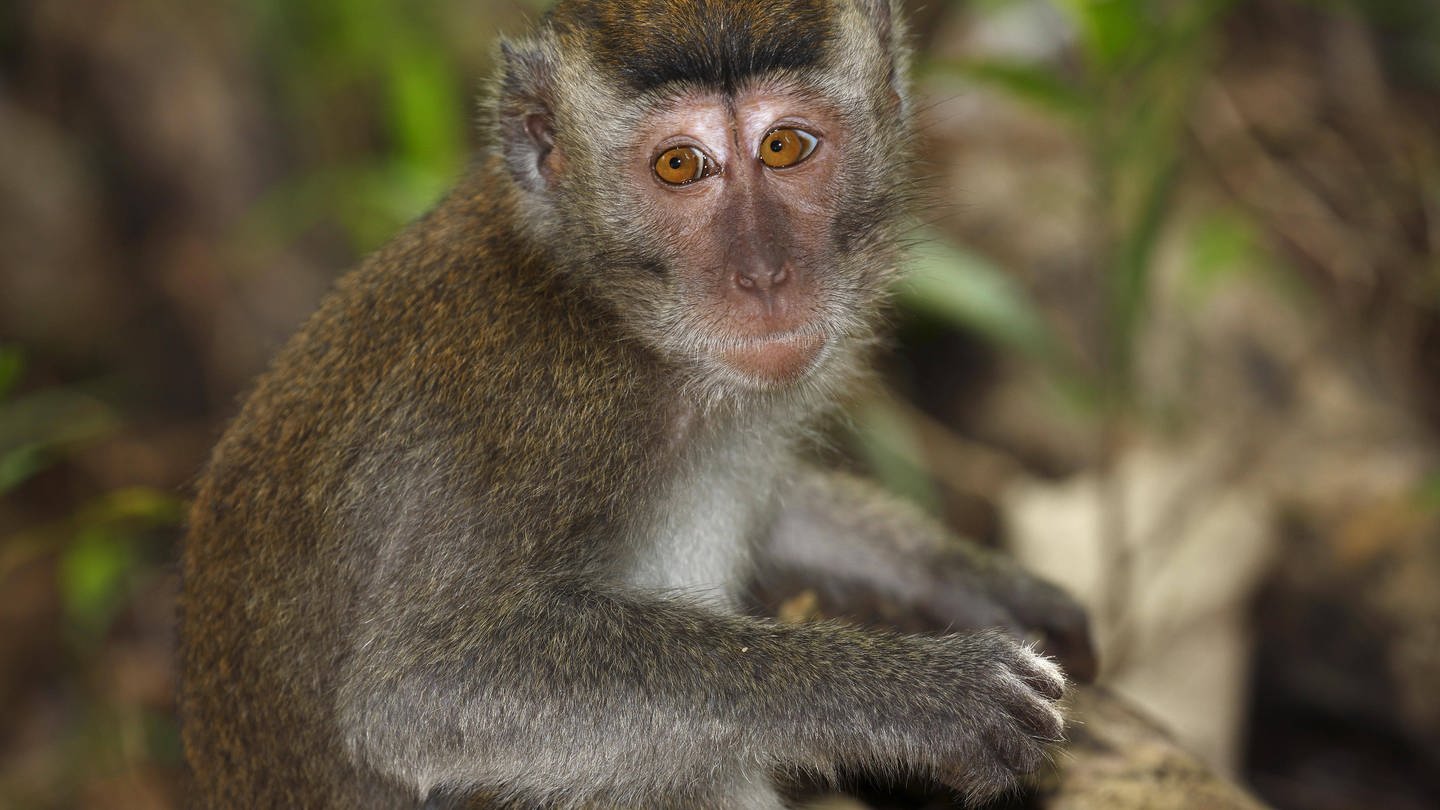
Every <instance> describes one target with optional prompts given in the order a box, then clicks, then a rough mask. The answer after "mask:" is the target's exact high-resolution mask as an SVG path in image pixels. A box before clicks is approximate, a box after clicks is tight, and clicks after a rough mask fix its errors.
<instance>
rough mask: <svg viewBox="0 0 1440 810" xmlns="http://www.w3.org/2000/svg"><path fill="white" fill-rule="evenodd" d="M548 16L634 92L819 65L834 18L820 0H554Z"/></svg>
mask: <svg viewBox="0 0 1440 810" xmlns="http://www.w3.org/2000/svg"><path fill="white" fill-rule="evenodd" d="M549 21H550V24H551V25H553V26H554V27H555V29H556V30H557V31H560V32H561V33H562V34H563V35H565V36H566V37H567V38H568V37H577V38H580V39H582V40H583V45H584V47H585V49H586V50H587V51H588V52H589V53H590V55H591V57H592V59H594V61H595V64H596V65H597V66H598V67H600V68H601V69H605V70H609V71H612V72H614V73H615V75H616V76H618V77H619V78H621V79H622V80H624V81H625V82H626V83H627V84H629V85H630V86H632V87H633V88H634V89H635V90H637V91H639V92H646V91H649V90H653V89H655V88H657V87H659V86H660V85H664V84H669V83H685V84H700V85H708V86H711V87H716V88H719V89H723V90H731V89H734V88H735V87H737V86H738V85H740V84H741V83H742V82H744V81H745V80H746V79H748V78H751V77H754V76H759V75H763V74H766V73H771V72H775V71H782V70H790V71H793V70H799V69H803V68H807V67H811V66H815V65H818V64H820V63H821V62H822V61H823V60H824V58H825V55H826V52H827V49H828V47H829V46H830V45H831V43H832V42H833V41H834V39H835V31H836V24H837V23H836V9H835V8H834V5H833V3H832V2H827V0H628V1H625V0H600V1H599V2H596V0H561V1H560V2H559V3H558V4H557V5H556V6H555V8H554V10H553V11H551V13H550V18H549Z"/></svg>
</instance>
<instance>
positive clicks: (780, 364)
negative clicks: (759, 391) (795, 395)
mask: <svg viewBox="0 0 1440 810" xmlns="http://www.w3.org/2000/svg"><path fill="white" fill-rule="evenodd" d="M824 348H825V336H824V335H823V334H820V333H818V332H789V333H783V334H778V335H772V336H766V337H761V338H750V339H747V340H743V341H739V342H736V343H733V344H730V345H727V346H725V347H723V348H721V349H719V350H718V351H717V352H716V355H717V356H718V357H719V359H720V362H722V363H724V364H725V365H727V366H729V367H730V368H731V369H733V370H735V371H738V372H739V373H740V374H742V375H744V376H745V377H747V378H749V379H751V380H753V381H755V382H757V383H760V384H762V385H766V384H769V385H777V384H783V383H788V382H794V381H795V380H798V379H800V378H801V377H803V376H805V374H806V373H807V372H808V371H810V369H811V368H813V367H814V366H815V363H816V361H817V360H818V359H819V357H820V352H821V350H822V349H824Z"/></svg>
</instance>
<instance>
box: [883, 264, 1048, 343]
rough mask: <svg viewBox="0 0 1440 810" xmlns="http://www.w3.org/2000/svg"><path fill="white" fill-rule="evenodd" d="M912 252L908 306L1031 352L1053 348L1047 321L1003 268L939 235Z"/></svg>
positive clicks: (905, 294) (902, 296) (904, 289)
mask: <svg viewBox="0 0 1440 810" xmlns="http://www.w3.org/2000/svg"><path fill="white" fill-rule="evenodd" d="M912 257H913V260H912V263H911V271H910V274H909V276H908V278H907V279H906V280H905V282H904V283H903V284H902V285H901V287H900V291H899V301H900V303H901V305H902V306H903V307H905V308H907V309H910V310H913V311H916V312H923V313H927V314H929V315H932V316H935V317H939V318H942V319H945V320H947V321H949V322H950V323H952V324H954V325H956V326H960V327H964V328H966V329H969V330H971V331H974V332H976V333H978V334H980V335H982V336H984V337H987V338H989V339H990V340H993V341H994V342H996V343H999V344H1001V345H1003V346H1007V347H1010V348H1014V349H1018V350H1020V351H1023V352H1026V353H1028V354H1041V353H1045V352H1047V351H1048V350H1049V347H1050V343H1051V340H1050V333H1049V330H1048V329H1047V328H1046V326H1045V322H1044V320H1043V319H1042V318H1041V317H1040V314H1039V313H1038V312H1037V311H1036V310H1035V308H1034V307H1033V306H1032V305H1031V303H1030V300H1029V299H1028V298H1027V297H1026V295H1025V293H1024V291H1022V290H1021V289H1020V288H1019V286H1018V285H1016V284H1015V282H1014V281H1013V280H1012V279H1011V278H1010V277H1009V276H1008V275H1006V274H1005V272H1004V271H1003V270H1001V269H1000V268H998V267H996V266H995V265H993V264H991V263H990V262H989V261H988V260H986V259H984V258H982V257H980V256H978V255H976V254H974V253H971V252H969V251H965V250H961V249H959V248H956V247H954V246H952V245H949V244H946V243H945V242H943V241H941V240H939V239H935V238H932V239H927V240H925V241H924V242H923V243H922V244H921V245H920V246H919V247H917V248H916V249H915V250H914V251H913V253H912Z"/></svg>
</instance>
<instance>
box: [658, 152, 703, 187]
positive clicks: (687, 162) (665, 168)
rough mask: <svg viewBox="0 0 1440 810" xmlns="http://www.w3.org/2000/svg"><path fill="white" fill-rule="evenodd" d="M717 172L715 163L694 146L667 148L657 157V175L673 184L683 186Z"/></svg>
mask: <svg viewBox="0 0 1440 810" xmlns="http://www.w3.org/2000/svg"><path fill="white" fill-rule="evenodd" d="M714 173H715V164H713V163H711V162H710V158H707V157H705V153H704V152H701V151H700V150H699V149H697V148H695V147H693V146H676V147H674V148H672V149H666V150H665V151H664V152H662V153H661V154H660V157H658V158H656V159H655V176H656V177H659V178H660V179H661V180H664V181H665V182H667V183H669V184H670V185H672V186H683V185H685V184H686V183H693V182H695V181H696V180H701V179H703V178H706V177H709V176H710V175H712V174H714Z"/></svg>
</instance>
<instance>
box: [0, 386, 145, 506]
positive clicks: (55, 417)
mask: <svg viewBox="0 0 1440 810" xmlns="http://www.w3.org/2000/svg"><path fill="white" fill-rule="evenodd" d="M118 423H119V421H118V419H117V418H116V416H115V413H114V412H113V411H112V410H111V409H110V408H109V407H107V406H106V405H105V404H103V403H102V402H100V401H99V400H97V399H95V398H94V397H91V396H89V395H87V394H83V393H79V392H77V391H74V390H71V389H65V388H54V389H48V390H45V391H39V392H36V393H34V394H30V395H28V396H25V397H22V398H20V399H16V400H13V401H11V402H9V403H6V404H5V405H4V406H3V407H0V494H3V493H5V492H7V491H9V490H11V489H13V488H14V487H16V486H18V485H19V484H20V483H22V482H24V481H25V480H27V479H29V478H30V477H31V476H33V475H35V474H36V473H38V472H40V471H41V470H43V469H45V468H46V467H48V466H49V465H50V464H53V463H54V462H55V461H57V460H59V459H61V458H64V456H65V454H66V453H67V452H69V451H71V450H73V449H74V448H76V447H78V446H81V445H84V444H86V443H88V442H91V441H94V440H95V439H98V438H100V437H102V436H105V435H107V434H108V433H110V432H111V431H113V430H114V429H115V427H116V425H117V424H118Z"/></svg>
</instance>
